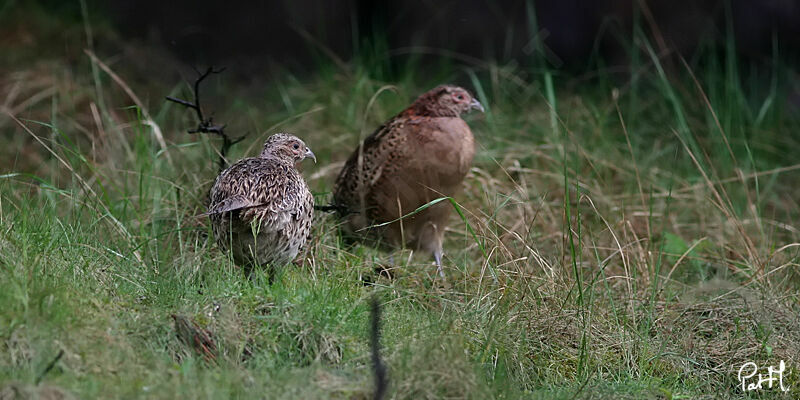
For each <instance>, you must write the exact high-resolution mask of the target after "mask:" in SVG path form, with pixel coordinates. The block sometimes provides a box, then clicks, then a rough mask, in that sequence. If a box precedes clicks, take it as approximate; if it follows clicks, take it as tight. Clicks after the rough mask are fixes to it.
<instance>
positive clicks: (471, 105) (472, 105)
mask: <svg viewBox="0 0 800 400" xmlns="http://www.w3.org/2000/svg"><path fill="white" fill-rule="evenodd" d="M469 108H470V109H474V110H480V111H481V112H485V111H484V110H483V105H481V102H480V101H478V99H472V102H471V103H469Z"/></svg>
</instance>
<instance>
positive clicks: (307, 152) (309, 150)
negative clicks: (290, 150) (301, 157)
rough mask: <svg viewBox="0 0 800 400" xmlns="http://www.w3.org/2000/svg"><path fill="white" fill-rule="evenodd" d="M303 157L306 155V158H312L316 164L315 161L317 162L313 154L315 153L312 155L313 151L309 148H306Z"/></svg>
mask: <svg viewBox="0 0 800 400" xmlns="http://www.w3.org/2000/svg"><path fill="white" fill-rule="evenodd" d="M305 157H306V158H310V159H312V160H314V164H316V163H317V156H315V155H314V152H313V151H311V149H309V148H306V154H305Z"/></svg>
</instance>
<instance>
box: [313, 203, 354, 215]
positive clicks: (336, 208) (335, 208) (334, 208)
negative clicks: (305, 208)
mask: <svg viewBox="0 0 800 400" xmlns="http://www.w3.org/2000/svg"><path fill="white" fill-rule="evenodd" d="M314 209H315V210H317V211H322V212H337V213H339V214H347V207H345V206H340V205H338V204H326V205H324V206H317V205H315V206H314Z"/></svg>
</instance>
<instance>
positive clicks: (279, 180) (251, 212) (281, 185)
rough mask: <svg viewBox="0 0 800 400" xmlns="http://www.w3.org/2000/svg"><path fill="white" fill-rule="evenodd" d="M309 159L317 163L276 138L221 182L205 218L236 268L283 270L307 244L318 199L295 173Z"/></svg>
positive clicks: (293, 141)
mask: <svg viewBox="0 0 800 400" xmlns="http://www.w3.org/2000/svg"><path fill="white" fill-rule="evenodd" d="M294 145H297V146H298V147H297V148H294V149H293V148H292V147H293V146H294ZM306 154H310V156H312V157H313V153H311V151H310V150H307V148H306V146H305V144H304V143H303V142H302V141H301V140H300V139H298V138H296V137H294V136H292V135H288V134H275V135H272V136H271V137H270V138H269V139H268V140H267V142H266V143H265V144H264V150H263V151H262V152H261V154H260V155H259V156H258V157H250V158H244V159H242V160H240V161H238V162H237V163H235V164H233V165H232V166H230V167H229V168H228V169H226V170H224V171H222V173H220V175H219V176H218V177H217V180H216V181H215V182H214V186H213V187H212V188H211V194H210V198H211V201H210V204H209V206H208V212H207V213H206V214H208V215H209V217H210V219H211V224H212V227H213V231H214V237H215V238H216V240H217V243H218V244H219V246H220V248H221V249H222V250H223V251H224V252H228V251H230V254H231V255H232V256H233V259H234V261H235V262H236V263H237V264H239V265H243V266H245V267H247V268H251V267H252V266H254V265H263V266H271V267H277V266H282V265H285V264H287V263H289V262H291V261H292V260H293V259H294V258H295V257H296V256H297V253H298V252H299V250H300V248H301V247H303V246H304V245H305V244H306V242H307V241H308V238H309V235H310V232H311V220H312V217H313V209H314V198H313V196H312V195H311V192H310V191H309V189H308V185H306V182H305V181H304V180H303V177H302V176H301V175H300V173H299V172H298V171H297V169H296V167H295V163H296V162H298V161H300V160H302V159H303V158H305V155H306Z"/></svg>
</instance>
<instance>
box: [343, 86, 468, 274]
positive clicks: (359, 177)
mask: <svg viewBox="0 0 800 400" xmlns="http://www.w3.org/2000/svg"><path fill="white" fill-rule="evenodd" d="M456 95H463V96H464V97H465V98H464V100H463V102H456V103H454V104H450V103H448V102H447V101H448V99H451V100H455V97H453V96H456ZM470 108H481V109H482V107H480V104H479V103H477V102H476V101H475V100H474V99H473V98H472V97H471V96H470V95H469V93H468V92H467V91H466V90H464V89H461V88H458V87H453V86H439V87H437V88H435V89H433V90H431V91H429V92H427V93H425V94H423V95H422V96H420V97H419V98H418V99H417V100H416V101H415V102H414V103H413V104H411V105H410V106H409V107H408V108H407V109H405V110H403V111H402V112H401V113H399V114H398V115H397V116H395V117H394V118H392V119H390V120H389V121H387V122H386V123H385V124H383V125H382V126H381V127H379V128H378V129H377V130H376V131H375V132H373V133H372V134H371V135H370V136H368V137H367V138H366V139H365V140H364V142H363V145H361V146H359V148H357V149H356V150H355V151H354V152H353V154H351V155H350V157H349V159H348V160H347V162H346V163H345V166H344V167H343V168H342V171H341V172H340V173H339V176H338V178H337V180H336V184H335V187H334V204H335V205H337V206H339V207H340V208H341V209H342V210H343V212H340V216H341V217H342V218H344V220H345V224H344V227H345V230H346V231H347V232H348V233H350V234H354V233H355V234H356V235H355V236H356V237H358V238H360V239H362V240H368V241H370V242H372V243H376V242H377V243H381V244H383V245H388V246H390V247H400V246H402V245H406V246H409V247H412V248H416V249H421V250H425V251H427V252H429V253H431V254H433V255H434V257H435V258H436V259H437V263H438V262H439V258H440V257H441V253H442V238H443V235H444V228H445V225H446V223H447V219H448V216H449V213H450V211H451V209H452V207H451V206H450V205H449V204H446V203H438V204H436V205H434V206H431V207H429V208H427V209H426V210H424V211H422V212H420V213H418V214H416V215H414V216H413V217H408V218H404V219H403V220H402V221H399V222H395V223H392V224H388V225H385V226H383V227H381V228H372V229H370V230H364V228H366V227H368V226H373V225H376V224H381V223H384V222H389V221H392V220H395V219H397V218H400V217H401V216H403V215H406V214H408V213H410V212H412V211H414V210H415V209H417V208H418V207H420V206H422V205H424V204H427V203H429V202H430V201H432V200H435V199H437V198H440V197H444V196H452V195H454V194H455V193H456V192H457V191H458V189H459V187H460V185H461V182H462V181H463V179H464V176H465V175H466V174H467V172H468V171H469V168H470V166H471V164H472V159H473V156H474V154H475V142H474V138H473V136H472V132H471V131H470V129H469V126H467V124H466V122H464V120H462V119H461V117H460V114H461V113H463V112H466V111H468V110H469V109H470Z"/></svg>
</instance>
